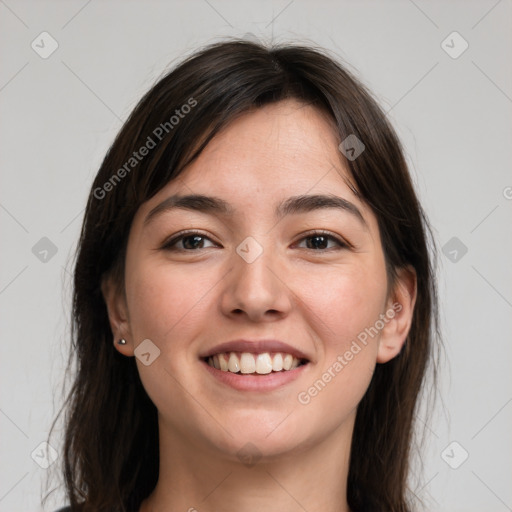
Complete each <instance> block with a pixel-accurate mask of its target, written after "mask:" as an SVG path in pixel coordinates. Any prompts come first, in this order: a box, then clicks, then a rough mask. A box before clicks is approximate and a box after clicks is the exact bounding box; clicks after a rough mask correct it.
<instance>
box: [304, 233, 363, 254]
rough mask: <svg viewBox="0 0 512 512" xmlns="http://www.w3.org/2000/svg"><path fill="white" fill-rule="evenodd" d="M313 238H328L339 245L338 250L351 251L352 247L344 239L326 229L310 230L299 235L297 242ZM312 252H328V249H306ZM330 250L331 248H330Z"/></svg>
mask: <svg viewBox="0 0 512 512" xmlns="http://www.w3.org/2000/svg"><path fill="white" fill-rule="evenodd" d="M314 236H324V237H326V238H330V239H332V240H334V241H335V242H337V243H338V244H339V248H338V249H352V248H353V247H354V246H353V245H352V244H351V243H350V242H349V241H348V240H347V239H345V238H343V237H341V236H339V235H337V234H335V233H333V232H332V231H328V230H326V229H312V230H310V231H306V232H305V233H301V235H300V238H299V239H298V241H297V242H295V243H298V242H302V241H303V240H304V239H306V238H312V237H314ZM307 250H310V251H314V252H330V250H329V249H324V250H316V249H307ZM331 250H332V248H331Z"/></svg>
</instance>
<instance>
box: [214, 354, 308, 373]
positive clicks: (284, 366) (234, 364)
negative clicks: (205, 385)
mask: <svg viewBox="0 0 512 512" xmlns="http://www.w3.org/2000/svg"><path fill="white" fill-rule="evenodd" d="M208 364H209V365H210V366H213V367H214V368H216V369H217V370H221V371H223V372H227V371H229V372H231V373H239V372H240V373H242V374H251V373H257V374H259V375H267V374H269V373H271V372H272V371H274V372H280V371H283V370H284V371H288V370H293V369H294V368H297V367H298V366H299V365H300V360H299V359H297V358H296V357H294V356H292V355H291V354H283V353H281V352H276V353H272V354H270V353H269V352H263V353H261V354H252V353H249V352H242V353H240V352H229V353H222V354H215V355H214V356H210V357H209V358H208Z"/></svg>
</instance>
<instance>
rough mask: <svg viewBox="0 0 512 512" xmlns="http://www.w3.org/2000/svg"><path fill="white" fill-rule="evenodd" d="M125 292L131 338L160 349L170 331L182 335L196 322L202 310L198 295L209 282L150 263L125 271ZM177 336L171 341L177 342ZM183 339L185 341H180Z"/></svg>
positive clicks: (178, 340) (171, 333)
mask: <svg viewBox="0 0 512 512" xmlns="http://www.w3.org/2000/svg"><path fill="white" fill-rule="evenodd" d="M127 275H129V276H130V277H127V283H126V292H127V296H128V301H129V302H128V308H129V311H130V325H131V329H132V333H133V335H134V338H135V340H137V341H141V340H142V339H144V338H149V339H151V340H154V342H155V343H156V344H157V345H159V346H161V348H163V344H164V342H167V340H169V339H170V338H173V335H174V334H175V333H174V332H173V331H174V330H175V331H176V332H179V333H180V334H183V333H184V332H186V331H187V328H188V326H191V325H195V324H197V317H198V315H200V314H201V311H202V301H201V298H202V297H203V296H204V295H205V293H206V292H207V290H208V289H210V288H211V287H212V286H213V284H211V285H208V283H207V282H206V279H204V278H203V277H204V276H203V277H202V276H199V275H195V276H192V275H191V274H190V273H187V272H180V271H177V270H176V269H172V268H169V266H168V265H162V264H158V263H155V262H152V264H151V265H143V264H141V265H138V266H135V267H134V268H133V269H132V271H131V273H130V274H128V273H127ZM181 339H183V338H182V337H181V336H180V337H179V339H178V338H177V339H176V340H175V341H173V344H174V343H175V342H176V343H179V342H180V340H181ZM184 341H186V340H184Z"/></svg>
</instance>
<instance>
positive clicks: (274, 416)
mask: <svg viewBox="0 0 512 512" xmlns="http://www.w3.org/2000/svg"><path fill="white" fill-rule="evenodd" d="M339 142H340V141H339V140H337V138H336V135H335V133H334V131H333V129H332V127H331V126H330V124H329V122H328V121H327V120H326V118H325V117H324V115H323V114H321V113H320V112H319V111H318V110H316V109H314V108H313V107H311V106H305V105H302V104H299V103H297V102H295V101H291V100H287V101H283V102H280V103H277V104H272V105H270V106H266V107H264V108H261V109H258V110H256V111H254V112H250V113H247V114H245V115H244V116H243V117H241V118H239V119H237V120H236V121H234V122H232V123H231V124H230V125H229V126H228V127H227V128H226V129H225V130H224V131H223V132H221V133H220V134H218V135H217V136H216V137H215V138H214V139H213V140H212V141H211V142H210V143H209V145H208V146H207V147H206V149H205V150H204V151H203V152H202V153H201V155H200V157H199V158H198V159H197V160H196V161H194V163H193V164H192V165H190V166H189V167H188V168H187V169H186V170H185V172H183V173H182V174H181V175H180V176H179V177H178V178H177V179H176V180H174V181H172V182H171V183H169V184H168V185H167V186H165V187H164V188H163V189H162V190H160V191H159V193H158V194H157V195H155V196H154V197H153V198H151V200H149V201H147V202H146V203H144V204H143V205H142V206H141V208H140V209H139V210H138V212H137V214H136V216H135V218H134V221H133V224H132V227H131V232H130V236H129V242H128V248H127V256H126V274H125V292H126V293H125V297H126V298H124V297H120V296H115V297H114V298H113V296H112V295H109V294H108V293H107V303H108V305H109V313H110V317H111V322H112V325H113V330H114V332H115V333H116V334H117V335H118V336H120V337H124V338H126V339H127V341H128V344H127V345H125V346H119V345H116V347H117V349H118V350H119V351H120V352H122V353H123V354H125V355H127V356H131V355H134V349H137V347H139V348H138V349H137V350H136V351H135V355H136V356H137V359H136V361H137V367H138V370H139V373H140V377H141V379H142V382H143V384H144V387H145V389H146V391H147V393H148V395H149V396H150V398H151V400H152V401H153V403H154V404H155V405H156V407H157V408H158V411H159V420H160V429H162V428H163V429H165V431H166V432H167V433H168V435H172V436H174V438H175V439H181V440H182V441H183V442H187V441H188V442H189V443H193V444H194V445H195V446H196V447H197V448H201V449H203V450H207V451H211V452H215V453H216V454H217V456H219V454H220V453H222V454H223V455H224V456H225V457H227V458H230V459H233V460H235V458H236V457H239V456H240V453H242V454H243V453H245V455H246V456H247V455H248V456H249V457H250V456H251V455H254V453H252V454H251V453H249V454H247V453H246V452H247V451H248V450H249V451H251V450H252V451H253V452H256V453H257V454H258V456H260V455H262V456H268V457H271V456H275V455H279V454H284V453H285V452H289V451H291V450H300V449H307V448H308V447H310V446H312V445H314V444H315V443H319V442H320V440H322V439H325V438H326V437H328V436H330V435H332V434H333V433H334V432H336V431H338V432H340V431H345V432H351V429H352V427H353V420H354V417H355V410H356V407H357V405H358V403H359V401H360V400H361V398H362V397H363V395H364V393H365V391H366V389H367V387H368V385H369V383H370V380H371V377H372V374H373V371H374V368H375V364H376V362H382V363H383V362H386V361H387V360H389V359H391V358H392V357H394V356H395V355H396V354H397V353H398V352H399V350H400V348H401V343H402V341H403V338H405V336H403V332H404V331H403V328H402V330H400V329H401V327H400V325H401V324H400V321H402V323H403V321H404V320H403V316H404V314H408V313H409V308H405V309H404V308H403V304H398V302H401V301H400V300H398V301H397V297H398V299H400V296H399V295H396V294H395V295H393V294H390V296H388V294H387V286H388V282H387V278H386V268H385V260H384V255H383V251H382V247H381V241H380V237H379V230H378V227H377V221H376V218H375V216H374V214H373V213H372V212H371V210H370V209H369V208H368V207H367V206H366V205H365V204H364V203H363V202H362V201H361V200H359V199H358V197H357V196H356V195H355V194H354V192H353V191H352V190H351V188H350V187H349V186H348V185H347V181H349V180H350V178H349V175H348V172H347V170H346V168H345V164H344V163H343V157H342V155H341V154H340V152H339V150H338V144H339ZM188 195H202V196H208V197H211V198H215V199H212V200H210V201H208V200H204V201H196V202H195V203H194V204H193V205H192V207H190V206H189V207H187V206H186V204H184V205H183V206H181V207H176V205H175V206H174V207H173V200H170V199H169V198H171V197H173V196H180V197H183V196H188ZM299 196H300V197H301V200H298V199H296V198H297V197H299ZM312 196H328V198H331V202H326V201H324V200H323V199H322V198H319V197H317V198H316V199H312ZM332 198H334V199H337V203H335V202H334V201H332ZM174 202H175V201H174ZM217 203H220V204H221V205H224V207H225V208H221V207H220V206H219V204H217ZM334 204H338V206H337V207H335V206H334ZM326 205H328V206H326ZM214 206H215V207H214ZM185 230H186V231H192V232H193V233H192V235H191V234H190V233H189V234H188V237H185V238H181V239H175V238H176V237H175V235H177V234H178V233H181V232H183V231H185ZM318 231H324V232H325V233H317V232H318ZM173 239H175V240H173ZM402 302H403V301H402ZM400 319H402V320H400ZM405 322H406V323H407V320H405ZM143 340H149V341H144V344H142V345H141V343H142V342H143ZM236 340H245V341H246V343H245V345H243V344H236V343H235V344H233V345H228V346H224V347H219V348H217V347H218V346H219V345H220V344H226V343H228V342H232V341H236ZM269 340H276V341H279V342H281V343H283V344H286V345H287V346H288V347H287V346H285V345H279V346H278V345H276V344H272V343H268V344H266V345H265V344H264V343H263V344H261V343H260V344H258V343H259V342H266V341H269ZM219 352H221V353H223V354H226V355H221V356H219V357H221V358H222V357H224V358H225V359H224V365H223V366H224V369H225V366H229V368H230V369H231V370H233V371H230V370H228V371H223V369H222V368H221V369H215V368H213V367H211V366H209V364H208V362H206V361H205V360H204V356H206V355H209V354H212V353H219ZM277 352H279V353H281V354H282V355H281V358H282V359H284V360H286V359H288V360H289V359H290V357H289V356H288V357H286V354H287V353H290V354H291V355H294V353H295V355H298V354H299V353H300V354H301V355H302V356H303V357H304V358H305V359H307V363H306V364H304V365H301V366H299V367H297V368H295V369H291V370H285V369H282V370H280V371H278V370H279V367H280V358H279V356H278V355H277ZM231 353H233V354H234V356H232V355H231ZM242 353H247V354H249V355H247V354H245V355H241V354H242ZM266 354H268V355H266ZM229 359H231V361H230V360H229ZM252 361H254V363H251V362H252ZM292 361H293V360H292ZM218 364H219V365H220V364H221V363H220V361H219V363H218ZM237 364H238V365H239V366H243V371H245V372H248V373H235V371H236V369H237V366H236V365H237ZM251 364H254V365H258V369H259V371H260V372H262V374H260V375H256V374H254V373H253V372H254V366H251ZM285 364H287V363H285ZM270 365H274V366H273V367H275V368H276V369H277V370H276V371H274V370H272V371H271V373H264V372H268V371H270ZM340 429H341V430H340ZM247 443H251V445H248V444H247ZM249 446H250V448H248V447H249ZM244 447H245V448H244ZM240 450H242V451H241V452H239V451H240ZM244 450H245V451H244ZM237 454H238V455H237Z"/></svg>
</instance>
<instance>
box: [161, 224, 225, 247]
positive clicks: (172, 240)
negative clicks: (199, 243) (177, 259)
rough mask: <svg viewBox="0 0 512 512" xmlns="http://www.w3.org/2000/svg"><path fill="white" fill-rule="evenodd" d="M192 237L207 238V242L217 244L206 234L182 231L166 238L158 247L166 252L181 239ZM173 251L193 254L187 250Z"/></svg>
mask: <svg viewBox="0 0 512 512" xmlns="http://www.w3.org/2000/svg"><path fill="white" fill-rule="evenodd" d="M193 235H197V236H201V237H203V238H207V239H208V240H210V241H211V242H213V243H214V244H217V242H215V240H213V239H212V237H211V236H210V235H207V234H206V233H203V232H201V231H198V230H197V229H186V230H184V231H178V233H174V234H173V235H172V236H170V237H169V238H167V239H166V240H165V241H164V242H163V243H162V245H161V246H160V249H162V250H166V249H167V250H170V249H171V247H172V246H173V245H175V244H176V243H177V242H179V241H181V240H182V239H183V238H185V237H187V236H193ZM217 245H218V244H217ZM174 250H176V251H182V252H194V251H191V250H187V249H174Z"/></svg>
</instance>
